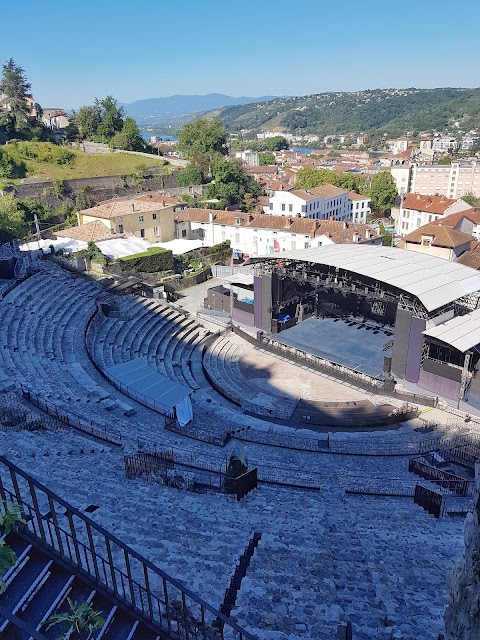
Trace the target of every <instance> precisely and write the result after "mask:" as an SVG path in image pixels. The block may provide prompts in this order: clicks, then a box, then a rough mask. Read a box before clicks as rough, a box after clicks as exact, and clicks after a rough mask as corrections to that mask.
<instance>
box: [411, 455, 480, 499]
mask: <svg viewBox="0 0 480 640" xmlns="http://www.w3.org/2000/svg"><path fill="white" fill-rule="evenodd" d="M408 470H409V471H410V472H411V473H414V474H415V475H416V476H419V477H420V478H423V479H424V480H428V481H429V482H433V483H434V484H436V485H438V486H439V487H441V488H442V489H445V490H447V491H452V492H453V493H456V494H457V495H459V496H473V489H474V484H475V482H474V480H465V478H460V477H459V476H456V475H454V474H453V473H448V472H447V471H442V469H437V467H434V466H431V465H430V464H428V461H427V460H425V462H423V461H422V460H415V459H413V458H412V459H411V460H409V462H408Z"/></svg>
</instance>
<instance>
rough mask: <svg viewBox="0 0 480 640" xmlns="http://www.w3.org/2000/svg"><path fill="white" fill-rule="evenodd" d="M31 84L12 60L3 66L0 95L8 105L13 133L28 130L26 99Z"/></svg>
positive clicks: (28, 95)
mask: <svg viewBox="0 0 480 640" xmlns="http://www.w3.org/2000/svg"><path fill="white" fill-rule="evenodd" d="M30 89H31V84H30V83H29V82H28V81H27V77H26V75H25V71H24V70H23V69H22V67H20V66H19V65H17V64H15V61H14V59H13V58H10V60H7V62H6V63H5V64H4V65H3V70H2V79H1V81H0V94H1V93H3V94H5V96H6V98H7V100H6V101H7V102H8V103H9V105H10V117H11V119H12V124H13V128H14V130H15V131H24V130H26V129H28V118H29V109H28V105H27V98H28V97H30Z"/></svg>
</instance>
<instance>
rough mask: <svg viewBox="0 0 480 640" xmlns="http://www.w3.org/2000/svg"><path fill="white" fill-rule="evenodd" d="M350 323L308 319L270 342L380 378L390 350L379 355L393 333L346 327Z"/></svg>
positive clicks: (376, 328) (373, 327) (358, 325)
mask: <svg viewBox="0 0 480 640" xmlns="http://www.w3.org/2000/svg"><path fill="white" fill-rule="evenodd" d="M349 322H350V321H349V320H343V319H337V318H324V319H323V320H317V319H316V318H308V320H304V321H303V322H300V323H299V324H297V325H295V326H294V327H292V328H291V329H286V330H285V331H281V332H280V333H278V334H276V335H275V336H272V338H274V339H275V340H277V341H278V342H280V343H282V344H286V345H288V346H290V347H296V348H297V349H302V350H303V351H307V352H308V353H312V354H314V355H316V356H320V357H321V358H326V359H327V360H331V361H332V362H336V363H338V364H342V365H344V366H346V367H349V368H350V369H356V370H357V371H362V372H363V373H367V374H368V375H371V376H377V377H379V378H383V358H384V356H391V355H392V350H391V349H389V350H388V351H382V348H383V346H384V344H385V343H387V342H389V341H391V340H393V329H392V328H390V327H387V328H386V329H383V327H380V326H376V325H374V323H373V322H367V323H366V324H364V323H361V322H360V321H358V320H357V321H355V322H356V324H355V325H353V326H349ZM367 327H370V328H367ZM388 334H390V335H388Z"/></svg>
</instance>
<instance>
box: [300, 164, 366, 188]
mask: <svg viewBox="0 0 480 640" xmlns="http://www.w3.org/2000/svg"><path fill="white" fill-rule="evenodd" d="M323 184H333V185H335V186H336V187H341V188H343V189H348V191H355V192H356V193H364V194H366V192H367V180H366V178H365V177H364V176H360V175H358V174H355V173H336V172H335V171H330V170H329V169H321V170H317V169H313V168H312V167H303V168H302V169H300V171H299V172H298V173H297V178H296V181H295V187H296V188H297V189H314V188H315V187H319V186H320V185H323Z"/></svg>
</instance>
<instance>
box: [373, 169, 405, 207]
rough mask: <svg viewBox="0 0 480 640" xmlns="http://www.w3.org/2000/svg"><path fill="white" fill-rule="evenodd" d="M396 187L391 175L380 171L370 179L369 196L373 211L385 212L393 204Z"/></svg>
mask: <svg viewBox="0 0 480 640" xmlns="http://www.w3.org/2000/svg"><path fill="white" fill-rule="evenodd" d="M397 195H398V194H397V187H396V185H395V180H394V179H393V178H392V175H391V174H390V173H388V172H387V171H380V173H377V174H376V175H375V176H374V177H373V178H372V184H371V186H370V193H369V196H370V198H371V200H372V210H373V211H387V210H388V209H391V208H392V207H393V205H394V204H395V200H396V197H397Z"/></svg>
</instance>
